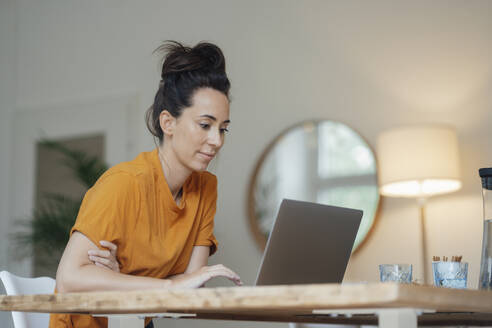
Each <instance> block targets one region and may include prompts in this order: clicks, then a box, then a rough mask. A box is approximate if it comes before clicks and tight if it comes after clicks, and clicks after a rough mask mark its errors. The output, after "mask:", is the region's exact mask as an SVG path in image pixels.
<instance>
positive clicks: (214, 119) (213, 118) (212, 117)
mask: <svg viewBox="0 0 492 328" xmlns="http://www.w3.org/2000/svg"><path fill="white" fill-rule="evenodd" d="M200 117H206V118H209V119H211V120H212V121H217V119H216V118H215V117H214V116H212V115H208V114H204V115H200ZM222 123H231V120H225V121H224V122H222Z"/></svg>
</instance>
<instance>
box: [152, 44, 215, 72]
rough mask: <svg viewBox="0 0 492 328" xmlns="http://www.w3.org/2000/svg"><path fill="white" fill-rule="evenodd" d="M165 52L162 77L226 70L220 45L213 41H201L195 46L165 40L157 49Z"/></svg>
mask: <svg viewBox="0 0 492 328" xmlns="http://www.w3.org/2000/svg"><path fill="white" fill-rule="evenodd" d="M156 51H158V52H165V53H166V55H165V57H164V63H163V65H162V73H161V78H162V79H163V80H164V79H165V77H166V76H167V75H169V74H175V73H184V72H190V71H196V70H206V71H220V72H225V58H224V54H223V53H222V51H221V50H220V48H219V47H217V46H216V45H214V44H212V43H208V42H200V43H198V44H197V45H196V46H194V47H193V48H191V47H187V46H184V45H183V44H181V43H179V42H176V41H165V42H164V44H163V45H162V46H160V47H159V48H157V49H156Z"/></svg>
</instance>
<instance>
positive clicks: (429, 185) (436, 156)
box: [377, 125, 461, 283]
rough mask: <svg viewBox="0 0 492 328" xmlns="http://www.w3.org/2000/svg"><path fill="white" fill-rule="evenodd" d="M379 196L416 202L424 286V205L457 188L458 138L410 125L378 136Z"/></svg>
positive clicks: (437, 128)
mask: <svg viewBox="0 0 492 328" xmlns="http://www.w3.org/2000/svg"><path fill="white" fill-rule="evenodd" d="M377 153H378V154H377V157H378V162H379V163H378V165H379V172H378V175H379V186H380V193H381V195H383V196H389V197H407V198H415V199H416V200H417V203H418V206H419V210H420V228H421V238H422V240H421V251H422V256H421V257H422V270H423V277H422V278H423V281H424V283H428V281H429V279H428V270H427V264H428V261H427V246H426V244H427V243H426V234H425V203H426V200H427V199H428V198H429V197H431V196H435V195H440V194H445V193H450V192H453V191H456V190H458V189H460V188H461V181H460V168H459V155H458V138H457V136H456V131H455V130H454V129H453V128H452V127H450V126H445V125H413V126H403V127H398V128H393V129H390V130H388V131H385V132H383V133H381V134H380V135H379V137H378V141H377Z"/></svg>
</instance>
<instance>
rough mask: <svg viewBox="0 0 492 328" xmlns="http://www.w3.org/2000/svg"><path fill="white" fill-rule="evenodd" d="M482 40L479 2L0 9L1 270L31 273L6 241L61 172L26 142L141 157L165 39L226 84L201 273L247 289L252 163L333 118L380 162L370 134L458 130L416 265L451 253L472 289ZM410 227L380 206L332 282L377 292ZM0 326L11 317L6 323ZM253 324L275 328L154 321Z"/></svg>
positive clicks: (412, 214) (487, 55)
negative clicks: (221, 274)
mask: <svg viewBox="0 0 492 328" xmlns="http://www.w3.org/2000/svg"><path fill="white" fill-rule="evenodd" d="M490 31H492V2H490V1H485V0H484V1H464V0H463V1H448V0H446V1H411V2H402V1H399V2H395V1H390V0H388V1H382V0H379V1H370V2H369V1H343V2H342V1H326V0H305V1H295V0H269V1H257V0H250V1H230V0H208V1H190V0H181V1H163V0H159V1H150V0H145V1H122V0H105V1H98V0H87V1H75V0H46V1H34V0H18V1H14V0H1V1H0V154H1V155H0V268H1V269H2V270H9V271H11V272H13V273H15V274H18V275H22V276H31V275H37V274H39V273H42V271H39V270H37V269H36V261H40V257H36V256H34V257H33V256H24V257H19V256H18V255H16V252H15V249H13V248H15V247H12V243H11V238H10V235H11V234H12V232H13V231H15V229H16V226H17V223H16V222H18V221H19V220H22V219H25V218H26V217H29V216H30V215H31V213H32V209H33V208H34V207H35V206H36V203H37V202H38V201H39V197H40V194H41V193H42V192H46V191H48V192H49V191H53V190H55V191H59V190H60V188H61V187H58V186H57V183H58V182H57V181H63V180H66V175H68V173H63V171H58V169H56V170H54V168H55V167H56V165H57V164H56V163H55V162H56V161H54V157H53V156H54V155H53V154H51V155H50V153H49V152H48V153H47V151H46V150H43V148H42V147H40V146H39V140H41V139H42V138H46V137H47V138H52V139H56V140H58V141H60V142H63V143H64V144H65V145H72V146H74V147H76V148H77V147H79V148H81V149H85V150H86V151H88V152H90V153H92V154H95V155H99V156H101V157H102V158H103V159H104V160H105V161H106V162H107V163H108V164H109V165H114V164H116V163H118V162H121V161H125V160H130V159H133V158H134V157H135V156H136V155H137V154H138V153H140V152H142V151H148V150H150V149H152V148H153V147H154V142H153V139H152V137H151V136H150V134H149V133H148V132H147V130H146V127H145V123H144V113H145V110H146V109H147V108H148V107H149V106H150V105H151V104H152V102H153V97H154V94H155V92H156V90H157V88H158V83H159V80H160V59H161V58H160V57H159V56H158V55H156V54H153V53H152V52H153V50H154V49H155V48H157V47H158V46H159V45H160V44H161V42H162V41H163V40H167V39H173V40H178V41H181V42H184V43H186V44H189V45H194V44H195V43H197V42H199V41H201V40H206V41H210V42H213V43H216V44H217V45H219V46H220V47H221V48H222V50H223V51H224V54H225V56H226V60H227V72H228V74H229V78H230V80H231V84H232V89H231V98H232V102H231V121H232V123H231V126H230V133H229V134H228V135H227V137H226V138H227V140H226V144H225V146H224V147H223V149H222V151H221V154H220V156H219V157H218V158H217V160H216V161H215V163H213V165H212V167H211V170H212V171H213V172H214V173H215V174H216V175H217V176H218V180H219V186H218V188H219V199H218V206H217V208H218V210H217V215H216V219H215V223H216V228H215V231H216V237H217V239H218V240H219V243H220V245H219V251H218V252H217V253H216V255H214V256H213V257H212V258H211V263H213V264H215V263H223V264H224V265H226V266H229V267H231V268H232V269H234V270H235V271H236V272H238V273H239V274H240V275H241V277H242V279H243V281H245V282H246V283H247V284H252V283H254V279H255V277H256V271H257V268H258V265H259V262H260V259H261V255H262V252H261V248H260V247H258V245H257V241H256V240H255V236H254V233H253V232H252V231H251V228H250V224H249V221H248V220H249V216H248V195H249V185H250V181H251V179H252V175H253V173H254V169H255V167H256V166H257V163H258V160H259V159H260V156H261V154H262V153H263V152H264V151H265V149H266V147H267V145H269V144H270V143H271V142H272V141H273V140H274V139H275V138H276V137H277V136H278V135H279V134H280V133H281V132H282V131H284V130H285V129H286V128H288V127H290V126H294V125H296V124H299V123H300V122H304V121H309V120H331V121H336V122H342V123H344V124H345V125H347V126H349V127H350V128H351V129H353V130H354V131H356V132H357V133H358V134H359V135H360V136H361V137H362V138H363V139H364V140H366V141H367V144H368V145H369V147H371V148H372V149H373V150H374V152H375V155H376V157H377V149H376V143H377V137H378V135H379V134H380V133H382V132H383V131H385V130H387V129H390V128H393V127H396V126H401V125H408V124H422V123H444V124H448V125H451V126H454V127H455V128H456V131H457V135H458V143H459V149H460V156H459V160H460V166H461V169H460V170H461V172H460V173H461V181H462V188H461V189H460V190H459V191H458V192H455V193H452V194H449V195H445V196H439V197H435V198H433V199H432V201H430V202H429V203H428V205H427V208H426V211H427V226H426V227H427V234H428V241H427V242H428V245H427V247H428V254H431V255H448V256H450V255H463V258H464V260H466V261H468V262H469V263H470V269H469V270H470V272H469V286H470V287H471V288H476V286H477V283H478V272H479V265H480V252H481V239H482V227H483V223H482V222H483V217H482V200H481V193H480V191H481V188H480V179H479V177H478V168H480V167H490V166H492V129H491V126H492V125H491V124H492V92H490V90H491V88H492V60H491V58H492V57H491V55H492V34H491V33H490ZM60 170H61V169H60ZM53 171H54V172H55V174H54V175H53ZM43 172H44V173H43ZM50 172H51V173H50ZM50 174H52V175H53V176H51V177H50V176H49V175H50ZM43 181H44V182H43ZM43 186H44V187H43ZM43 188H46V189H43ZM63 188H64V187H63ZM77 188H78V187H77V186H72V188H71V189H70V190H72V191H73V190H74V189H75V191H73V192H74V193H75V194H74V197H78V196H77V195H78V194H77V192H78V193H80V192H83V190H81V189H80V188H79V189H77ZM72 191H67V192H68V193H70V192H72ZM419 229H420V228H419V225H418V206H417V203H416V202H415V200H412V199H399V198H386V197H383V198H381V199H380V202H379V210H378V214H377V217H376V219H375V223H374V225H373V227H372V230H371V232H370V233H369V234H368V237H367V239H366V240H365V241H364V243H363V244H362V245H361V247H360V248H359V249H358V250H357V252H356V253H354V255H353V256H352V257H351V259H350V262H349V266H348V269H347V272H346V275H345V278H344V281H345V282H373V281H378V280H379V276H378V270H377V265H378V264H380V263H413V264H415V265H418V264H419V263H420V261H421V250H420V241H419ZM301 246H302V245H301ZM35 253H36V251H34V255H35ZM33 258H35V259H36V260H34V261H33ZM212 285H216V286H230V283H229V282H227V281H225V280H219V281H215V282H214V283H213V284H212ZM0 316H1V318H2V322H4V323H5V322H7V321H8V320H10V314H9V313H0ZM252 324H253V325H254V326H257V327H267V326H268V327H273V326H278V327H286V326H287V324H274V323H247V322H246V323H244V322H226V321H192V320H190V321H185V320H183V321H174V320H158V321H157V326H162V327H164V325H165V326H166V327H195V326H196V327H229V326H233V327H249V326H251V325H252Z"/></svg>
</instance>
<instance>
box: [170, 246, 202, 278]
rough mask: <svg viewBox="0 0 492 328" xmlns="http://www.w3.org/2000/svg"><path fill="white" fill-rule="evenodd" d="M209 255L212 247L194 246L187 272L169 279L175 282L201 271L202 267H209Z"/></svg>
mask: <svg viewBox="0 0 492 328" xmlns="http://www.w3.org/2000/svg"><path fill="white" fill-rule="evenodd" d="M209 255H210V246H193V251H192V252H191V258H190V262H189V263H188V267H187V268H186V270H185V272H183V273H179V274H175V275H173V276H169V277H167V279H171V280H173V279H176V278H178V277H181V276H183V275H186V274H190V273H193V272H195V271H198V270H200V269H201V268H202V267H204V266H207V264H208V256H209Z"/></svg>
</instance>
